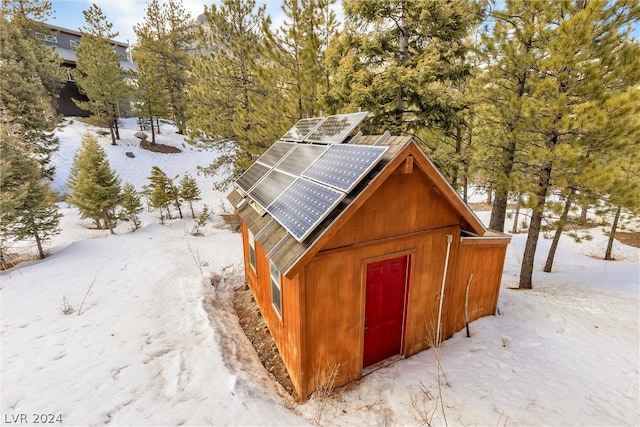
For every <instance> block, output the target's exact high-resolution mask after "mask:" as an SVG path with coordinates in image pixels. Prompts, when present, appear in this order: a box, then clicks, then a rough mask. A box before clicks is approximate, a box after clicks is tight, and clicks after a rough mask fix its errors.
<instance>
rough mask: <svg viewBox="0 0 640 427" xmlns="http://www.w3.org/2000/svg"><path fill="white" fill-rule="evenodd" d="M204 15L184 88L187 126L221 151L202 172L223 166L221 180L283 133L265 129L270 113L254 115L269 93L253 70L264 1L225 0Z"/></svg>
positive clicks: (195, 138)
mask: <svg viewBox="0 0 640 427" xmlns="http://www.w3.org/2000/svg"><path fill="white" fill-rule="evenodd" d="M204 19H205V21H206V22H205V25H204V28H203V29H202V30H201V31H199V32H198V37H197V52H198V53H197V55H196V57H195V60H194V64H193V84H192V85H191V86H190V87H189V89H188V90H189V106H190V107H189V117H190V119H189V125H188V128H189V135H190V137H191V138H192V140H193V141H200V142H202V143H204V144H207V145H213V146H215V147H216V148H217V149H218V150H219V151H220V152H221V153H222V155H221V156H220V157H219V158H218V160H217V161H216V162H214V163H213V164H212V165H211V166H209V167H208V168H207V169H206V170H205V172H211V173H217V172H218V171H219V169H221V170H222V171H224V172H227V178H226V179H225V180H224V181H223V183H222V184H221V186H225V185H227V184H229V183H230V182H232V180H233V179H234V178H236V177H237V176H238V175H239V174H240V173H242V172H243V171H244V170H246V169H247V168H248V167H249V166H250V165H251V164H252V163H253V161H254V160H255V159H256V158H257V157H258V156H260V155H261V154H262V153H263V152H264V151H265V150H266V149H267V148H268V147H269V146H270V145H271V144H272V143H273V141H274V140H276V139H277V138H279V137H280V136H281V134H280V133H277V134H276V133H273V134H269V132H265V130H269V129H270V126H271V123H270V119H271V118H272V117H260V116H258V115H256V108H257V106H258V105H260V104H261V103H263V102H267V99H268V97H269V96H270V93H269V92H268V90H267V89H268V88H265V87H264V86H263V85H262V84H261V82H260V79H259V76H258V71H257V69H258V68H257V67H258V63H259V62H260V61H261V59H260V49H261V48H260V46H261V45H262V40H263V34H262V31H261V24H262V22H263V20H264V19H265V7H264V6H260V7H258V8H256V2H255V0H223V1H222V2H221V5H220V6H216V5H212V6H211V7H205V12H204ZM277 132H279V130H277Z"/></svg>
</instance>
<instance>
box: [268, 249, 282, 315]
mask: <svg viewBox="0 0 640 427" xmlns="http://www.w3.org/2000/svg"><path fill="white" fill-rule="evenodd" d="M269 269H270V271H271V304H273V308H275V309H276V311H277V312H278V315H279V316H280V317H281V318H282V288H281V285H280V270H278V267H276V265H275V264H274V263H273V261H269Z"/></svg>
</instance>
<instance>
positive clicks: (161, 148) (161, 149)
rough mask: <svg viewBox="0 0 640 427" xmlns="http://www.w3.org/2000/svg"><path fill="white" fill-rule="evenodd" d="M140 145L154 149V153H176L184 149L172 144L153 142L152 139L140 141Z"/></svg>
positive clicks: (150, 149) (147, 148) (146, 148)
mask: <svg viewBox="0 0 640 427" xmlns="http://www.w3.org/2000/svg"><path fill="white" fill-rule="evenodd" d="M140 147H141V148H144V149H145V150H149V151H153V152H154V153H164V154H176V153H182V150H181V149H179V148H176V147H172V146H170V145H164V144H152V143H151V141H140Z"/></svg>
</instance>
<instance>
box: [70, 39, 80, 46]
mask: <svg viewBox="0 0 640 427" xmlns="http://www.w3.org/2000/svg"><path fill="white" fill-rule="evenodd" d="M69 46H71V47H78V46H80V42H79V41H78V40H69Z"/></svg>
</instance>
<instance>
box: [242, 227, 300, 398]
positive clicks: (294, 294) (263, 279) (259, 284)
mask: <svg viewBox="0 0 640 427" xmlns="http://www.w3.org/2000/svg"><path fill="white" fill-rule="evenodd" d="M242 240H243V249H244V264H245V265H244V268H245V277H246V279H247V283H248V284H249V287H250V288H251V292H252V293H253V296H254V298H255V299H256V302H257V303H258V307H259V308H260V312H261V313H262V316H263V317H264V320H265V323H266V324H267V327H268V328H269V332H271V335H272V336H273V339H274V341H275V343H276V346H277V347H278V351H279V352H280V356H281V357H282V360H283V362H284V364H285V366H286V367H287V371H288V372H289V376H290V377H291V381H292V382H293V384H294V386H295V387H296V390H297V391H298V394H300V392H301V391H302V389H301V384H302V379H303V377H302V360H304V355H303V354H302V351H303V350H304V349H305V347H304V346H302V345H301V339H302V337H301V334H300V331H301V328H302V323H301V322H302V319H304V305H303V304H301V301H300V298H303V297H304V290H303V289H301V287H300V281H299V276H298V277H295V278H294V279H292V280H290V279H287V278H286V277H285V276H281V278H280V279H281V286H280V288H281V301H282V318H280V316H279V315H278V313H277V311H276V309H275V308H274V307H273V305H272V304H271V277H270V274H269V273H270V272H269V260H268V259H267V258H266V253H265V251H264V249H263V248H262V246H261V245H260V243H259V242H257V241H256V270H255V271H254V269H253V267H252V266H251V264H250V263H249V242H248V239H247V226H246V224H245V223H242ZM305 397H306V396H305Z"/></svg>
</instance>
